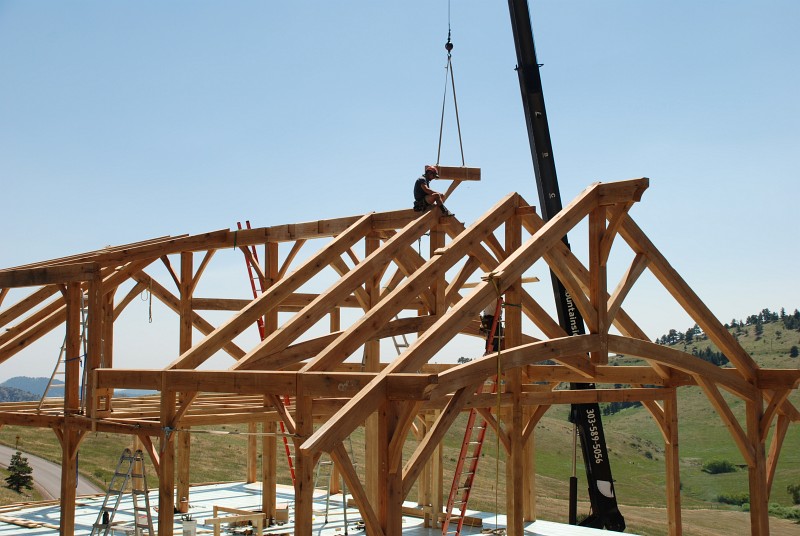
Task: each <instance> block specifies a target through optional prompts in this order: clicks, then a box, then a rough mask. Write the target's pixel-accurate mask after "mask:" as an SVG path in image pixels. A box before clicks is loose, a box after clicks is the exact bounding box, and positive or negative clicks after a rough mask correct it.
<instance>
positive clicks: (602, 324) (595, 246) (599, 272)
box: [589, 206, 608, 365]
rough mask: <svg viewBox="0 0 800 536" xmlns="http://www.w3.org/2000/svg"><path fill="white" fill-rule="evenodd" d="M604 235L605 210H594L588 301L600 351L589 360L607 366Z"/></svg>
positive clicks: (590, 236)
mask: <svg viewBox="0 0 800 536" xmlns="http://www.w3.org/2000/svg"><path fill="white" fill-rule="evenodd" d="M605 233H606V208H605V207H603V206H600V207H597V208H595V209H594V210H593V211H592V212H591V213H590V214H589V299H590V300H591V303H592V308H593V309H594V310H595V311H597V325H596V326H590V329H591V328H592V327H594V330H593V332H594V333H598V334H599V335H600V341H601V343H600V350H599V351H597V352H592V353H591V355H590V359H591V361H592V363H594V364H596V365H607V364H608V305H607V296H608V290H607V287H608V282H607V280H606V258H605V255H604V254H603V237H604V236H605Z"/></svg>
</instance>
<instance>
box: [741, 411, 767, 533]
mask: <svg viewBox="0 0 800 536" xmlns="http://www.w3.org/2000/svg"><path fill="white" fill-rule="evenodd" d="M745 411H746V415H747V439H748V440H749V442H750V445H752V447H753V454H754V456H753V458H754V459H753V463H752V464H751V465H749V466H748V468H747V472H748V477H749V481H750V534H751V535H752V536H768V535H769V504H768V503H769V490H768V489H767V457H766V450H765V448H764V441H763V440H762V438H761V433H760V429H761V419H762V418H763V416H764V407H763V404H762V400H761V398H760V397H759V399H758V401H749V400H748V401H746V410H745Z"/></svg>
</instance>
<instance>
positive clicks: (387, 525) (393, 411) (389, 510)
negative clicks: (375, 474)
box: [380, 401, 412, 536]
mask: <svg viewBox="0 0 800 536" xmlns="http://www.w3.org/2000/svg"><path fill="white" fill-rule="evenodd" d="M400 404H412V402H408V401H406V402H386V403H384V405H383V410H382V411H381V412H380V420H381V421H382V422H381V425H380V430H381V450H382V452H383V459H382V461H383V462H384V463H383V464H382V467H386V478H385V479H384V480H383V488H384V489H383V490H382V493H381V495H383V496H384V497H385V499H384V501H382V503H383V505H382V506H384V508H381V514H382V515H381V524H382V526H383V533H384V534H385V535H386V536H402V534H403V499H404V497H403V460H402V457H400V458H399V459H398V460H397V461H396V463H395V465H394V466H390V463H391V461H390V460H389V450H390V449H389V446H390V445H391V443H392V440H393V439H395V437H394V436H395V434H401V433H403V431H402V430H399V429H398V419H397V415H398V413H399V412H400ZM399 440H401V441H402V440H403V438H399Z"/></svg>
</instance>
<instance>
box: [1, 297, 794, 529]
mask: <svg viewBox="0 0 800 536" xmlns="http://www.w3.org/2000/svg"><path fill="white" fill-rule="evenodd" d="M762 313H763V312H762ZM762 313H759V314H758V315H754V316H753V318H751V317H748V319H750V320H751V322H748V321H743V322H740V321H735V322H732V323H730V324H729V329H730V330H731V332H732V333H733V334H734V335H735V336H736V337H737V338H738V340H739V341H740V343H741V344H742V346H743V347H744V348H745V349H746V350H747V351H748V352H749V353H750V355H752V356H753V358H754V359H755V360H756V362H758V363H759V365H761V366H763V367H768V368H793V369H796V368H797V367H798V366H800V358H797V357H792V353H793V352H792V347H793V346H800V332H798V328H797V327H792V326H793V324H792V321H788V320H786V319H787V318H789V317H790V316H791V317H792V318H794V316H795V314H794V313H793V314H792V315H785V314H784V315H781V314H780V313H779V314H778V315H777V319H776V318H775V315H774V314H773V313H770V314H769V315H764V314H762ZM798 317H800V314H798ZM765 319H766V320H767V321H766V322H765V321H764V320H765ZM787 326H788V327H787ZM798 327H800V324H798ZM673 331H674V334H673V337H674V340H667V339H669V338H670V337H669V333H668V334H667V335H665V336H664V337H666V338H667V339H665V340H664V341H662V340H661V339H659V340H658V341H656V342H659V343H665V344H667V345H669V346H672V347H674V348H676V349H680V350H683V351H687V352H689V353H695V354H698V355H700V354H703V355H707V353H709V354H708V355H713V354H715V353H719V350H718V349H717V348H715V347H714V346H713V345H712V344H711V343H710V341H708V340H707V338H706V337H705V336H704V335H703V334H702V333H700V332H699V331H698V330H695V329H694V328H691V331H692V334H691V335H690V337H689V340H687V337H686V333H687V332H688V331H690V329H687V330H684V331H683V332H682V334H683V336H682V337H680V336H679V335H678V334H679V333H681V332H680V331H678V330H670V333H672V332H673ZM633 361H634V360H633V359H631V358H628V357H625V356H617V357H614V358H612V363H618V364H623V363H631V362H633ZM723 366H730V365H723ZM726 398H727V399H728V400H729V403H730V404H731V408H732V411H733V412H734V413H735V414H736V415H737V416H739V417H741V416H742V415H743V404H741V403H740V402H739V401H738V400H736V399H734V398H733V397H729V396H727V395H726ZM792 401H793V402H794V403H795V404H800V397H798V393H794V394H793V395H792ZM604 406H605V405H604ZM605 407H606V408H609V409H610V406H605ZM678 411H679V417H680V427H679V436H680V450H681V452H680V456H681V458H680V464H681V489H682V499H681V500H682V506H683V508H684V509H685V510H686V511H688V510H691V509H698V511H699V512H704V513H703V514H702V517H703V518H708V519H709V522H710V523H711V521H710V520H713V519H714V516H715V515H720V511H727V513H730V514H734V513H739V514H741V513H742V509H743V507H740V506H738V505H732V504H729V502H741V500H742V499H744V500H746V495H747V492H748V485H747V471H746V470H745V469H743V468H742V466H743V465H744V462H743V460H742V458H741V455H740V454H739V451H738V449H737V447H736V445H735V444H734V442H733V441H732V439H731V438H730V434H729V433H728V431H727V428H726V427H725V425H724V424H723V422H722V420H721V419H720V418H719V416H718V415H717V413H716V411H715V410H714V409H713V408H712V407H711V405H710V404H709V402H708V400H707V399H706V397H705V396H704V395H703V393H702V392H700V390H699V389H695V388H685V389H679V399H678ZM567 413H568V407H567V406H554V407H553V408H552V409H551V410H550V411H548V413H547V414H546V415H545V416H544V417H543V418H542V420H541V421H540V423H539V425H538V426H537V428H536V432H535V435H534V438H535V449H536V473H537V489H538V494H539V497H540V499H541V505H542V510H541V513H540V515H541V517H542V518H543V519H549V520H553V521H559V522H566V518H567V508H566V504H565V502H564V501H565V500H566V498H567V497H568V491H569V490H568V480H569V476H570V474H571V466H572V428H571V425H570V424H569V423H568V422H567ZM609 413H610V414H609V415H606V416H604V417H603V420H604V427H605V433H606V439H607V443H608V447H609V453H610V459H611V465H612V471H613V474H614V478H615V487H616V491H617V494H618V496H619V501H620V505H621V506H620V510H621V511H622V513H623V515H626V513H627V512H631V518H630V522H629V523H628V525H629V530H630V531H631V532H635V533H639V534H649V535H652V534H655V535H659V534H665V533H666V531H665V528H664V524H665V522H666V514H665V513H664V512H663V507H664V493H665V491H664V490H665V470H664V446H663V445H664V444H663V438H662V436H661V433H660V431H659V429H658V427H657V426H656V425H655V423H654V422H653V420H652V417H651V416H650V414H649V412H648V411H647V410H645V409H644V408H642V407H636V406H631V407H626V408H620V407H616V408H613V411H609ZM465 421H466V415H461V416H460V417H459V420H458V421H457V422H456V424H455V425H454V426H453V427H452V429H451V430H450V432H449V433H448V434H447V436H446V437H445V439H444V449H443V451H444V452H443V460H444V464H443V465H444V468H445V469H444V482H445V488H446V489H445V495H446V494H447V490H448V489H449V485H450V482H451V481H452V478H453V475H452V467H453V466H454V465H455V461H456V458H457V456H458V450H459V447H460V445H461V441H462V439H463V429H464V422H465ZM245 430H246V426H242V427H234V426H221V427H219V429H216V430H214V432H215V433H214V434H208V433H203V432H202V431H201V430H200V429H197V430H196V432H197V433H195V434H193V435H192V451H193V452H218V453H224V454H225V455H224V456H213V457H212V456H194V457H193V458H192V469H191V470H192V481H193V482H195V483H199V482H211V481H222V480H241V479H243V478H244V475H245V474H246V473H245V460H246V455H245V453H246V448H247V440H246V436H243V435H239V434H236V433H235V432H237V431H245ZM225 432H229V433H233V435H222V434H223V433H225ZM16 435H19V436H20V437H21V438H22V439H21V442H22V447H21V448H22V450H24V451H26V452H30V453H33V454H38V455H40V456H43V457H45V458H48V459H51V460H53V461H56V462H57V461H58V460H59V458H60V448H59V445H58V440H57V439H56V437H55V436H54V435H53V434H42V433H40V431H38V430H32V429H26V428H22V427H12V426H6V427H4V428H3V429H2V430H0V442H2V443H5V444H10V445H13V444H14V440H15V436H16ZM351 441H352V449H353V451H354V459H355V463H356V466H357V468H358V470H359V471H360V472H363V467H364V460H365V457H364V450H363V430H361V429H357V430H356V432H354V433H353V435H352V436H351ZM408 443H409V444H408V445H407V447H406V457H408V456H409V455H410V453H411V450H412V449H413V447H414V445H415V442H414V441H412V440H409V442H408ZM127 446H130V441H129V440H128V438H126V437H122V436H114V435H110V434H103V433H95V434H88V435H87V437H86V439H85V440H84V442H83V443H82V445H81V472H82V473H84V474H85V475H88V476H89V477H90V478H92V479H93V480H94V481H95V482H96V483H97V484H98V485H99V486H101V487H103V486H104V483H107V482H108V480H109V479H110V477H111V475H112V474H113V469H114V467H115V464H116V462H117V460H118V457H119V453H120V452H121V450H122V449H123V448H125V447H127ZM497 447H498V445H497V440H496V438H495V436H494V435H493V434H491V435H487V439H486V443H485V445H484V449H483V455H482V461H481V464H480V466H479V469H478V471H479V472H478V475H477V476H476V484H475V488H474V489H473V493H472V498H471V501H470V507H471V508H476V509H480V510H483V511H490V512H491V511H495V509H496V508H499V509H500V510H501V511H504V510H505V477H506V469H505V455H504V454H503V453H501V454H500V456H499V458H498V457H497V456H496V453H497V451H498V448H497ZM714 461H724V462H729V463H730V465H732V466H733V468H734V471H732V472H729V473H724V474H710V473H708V472H705V471H704V470H703V468H704V465H706V464H708V463H709V462H714ZM278 466H279V468H281V471H282V472H281V474H280V475H279V480H280V481H281V482H282V483H285V484H288V483H290V479H289V475H288V470H287V469H286V467H285V466H286V460H285V457H283V456H282V457H280V458H279V459H278ZM578 466H579V467H580V466H581V462H580V460H579V461H578ZM148 473H149V474H148V477H149V478H148V480H149V481H150V485H151V487H155V486H157V479H156V478H155V475H153V473H152V472H151V470H150V469H148ZM151 475H152V476H151ZM579 479H580V481H581V483H579V489H581V490H583V489H585V478H584V477H583V476H582V475H580V474H579ZM793 484H800V427H797V426H792V427H790V429H789V433H788V434H787V437H786V440H785V443H784V447H783V451H782V455H781V459H780V461H779V465H778V471H777V475H776V478H775V484H774V486H773V491H772V497H771V499H770V502H771V503H774V504H775V506H774V508H773V511H774V512H775V513H776V514H780V515H783V516H786V515H787V514H789V515H796V514H797V513H798V510H796V509H792V502H793V501H792V497H791V495H790V494H789V492H788V491H787V487H788V486H789V485H793ZM579 493H580V494H581V495H584V497H582V498H581V499H582V500H584V499H585V492H579ZM415 497H416V492H415V491H412V492H411V494H410V496H409V498H410V499H413V498H415ZM496 504H497V505H498V506H496ZM744 508H746V506H744ZM586 509H587V506H586V505H585V504H581V505H580V507H579V512H583V513H585V511H586ZM634 511H635V512H646V511H652V512H653V519H651V520H649V521H648V520H647V519H646V516H643V515H641V513H640V514H637V515H636V516H634V515H633V512H634ZM698 515H699V514H698ZM689 516H690V514H688V513H687V515H686V516H685V519H687V520H688V518H689ZM693 519H697V517H694V518H693ZM742 522H744V523H746V522H747V521H746V517H742ZM696 523H699V522H696ZM711 527H712V528H711V529H709V531H704V532H695V530H694V528H695V527H688V526H685V527H684V534H687V535H690V534H722V533H723V532H721V531H718V532H715V531H714V530H713V523H711ZM729 533H730V532H729Z"/></svg>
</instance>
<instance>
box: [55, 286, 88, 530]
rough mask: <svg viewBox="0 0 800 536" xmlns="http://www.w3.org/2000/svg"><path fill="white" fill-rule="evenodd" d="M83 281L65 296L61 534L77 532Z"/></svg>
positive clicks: (71, 288) (61, 437)
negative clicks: (76, 421) (74, 422)
mask: <svg viewBox="0 0 800 536" xmlns="http://www.w3.org/2000/svg"><path fill="white" fill-rule="evenodd" d="M82 292H83V291H82V290H81V285H80V283H68V284H67V291H66V295H65V297H64V298H65V301H66V304H67V322H66V337H65V340H66V348H65V352H66V353H65V356H64V357H65V359H66V361H65V381H64V383H65V385H64V421H63V422H64V425H63V428H62V431H63V433H62V434H61V436H60V439H61V498H60V506H61V519H60V522H59V530H60V533H61V534H74V532H75V484H76V480H75V479H76V471H77V454H78V443H79V435H78V431H76V430H73V429H72V426H71V423H70V418H69V416H70V415H71V414H74V413H77V412H78V411H79V410H80V376H81V370H80V351H81V348H80V343H81V341H80V339H81V293H82Z"/></svg>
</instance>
